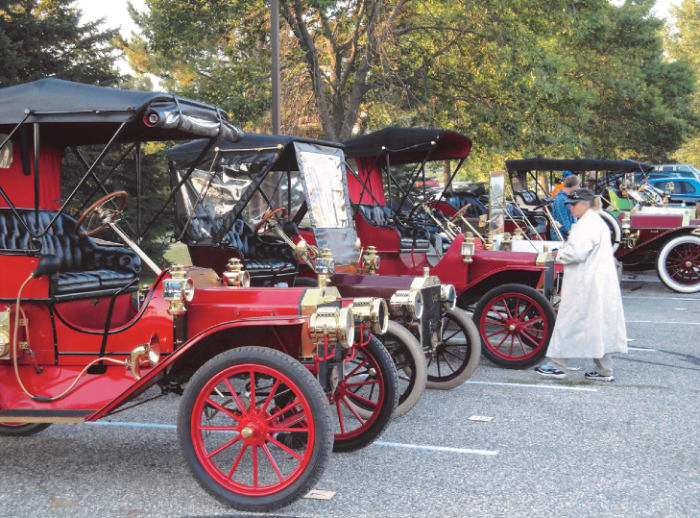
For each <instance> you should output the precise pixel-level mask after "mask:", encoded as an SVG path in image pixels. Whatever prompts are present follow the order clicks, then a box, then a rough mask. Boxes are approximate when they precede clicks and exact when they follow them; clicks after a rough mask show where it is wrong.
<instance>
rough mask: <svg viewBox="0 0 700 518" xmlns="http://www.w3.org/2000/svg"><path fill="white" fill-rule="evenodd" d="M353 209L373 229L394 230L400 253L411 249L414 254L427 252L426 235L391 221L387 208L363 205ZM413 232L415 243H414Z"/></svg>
mask: <svg viewBox="0 0 700 518" xmlns="http://www.w3.org/2000/svg"><path fill="white" fill-rule="evenodd" d="M355 208H356V209H357V210H359V211H360V213H362V215H363V216H364V218H365V219H366V220H367V222H368V223H369V224H370V225H374V226H375V227H391V228H394V229H396V231H398V233H399V234H400V238H399V247H400V249H401V251H410V250H411V248H413V250H414V251H415V252H427V251H428V247H429V246H430V243H429V241H428V236H427V235H426V233H425V232H424V231H423V230H422V229H419V228H409V227H407V226H405V225H402V224H400V223H399V222H398V221H396V220H392V212H391V209H390V208H389V207H385V206H379V205H364V204H357V205H355ZM414 232H415V233H416V235H415V241H414Z"/></svg>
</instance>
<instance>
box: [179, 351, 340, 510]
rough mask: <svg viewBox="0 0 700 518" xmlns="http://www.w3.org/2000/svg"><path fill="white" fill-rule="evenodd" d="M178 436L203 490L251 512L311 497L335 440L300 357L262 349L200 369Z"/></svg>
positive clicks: (182, 413)
mask: <svg viewBox="0 0 700 518" xmlns="http://www.w3.org/2000/svg"><path fill="white" fill-rule="evenodd" d="M178 433H179V435H180V442H181V444H182V447H183V450H184V452H185V457H186V458H187V460H188V462H189V464H190V468H191V469H192V471H193V473H194V474H195V476H196V477H197V479H198V480H199V482H200V484H201V485H202V486H203V487H204V488H205V489H206V490H207V491H209V492H210V493H212V494H213V495H214V496H215V497H217V498H219V499H220V500H223V501H224V502H226V503H228V504H230V505H232V506H234V507H236V508H238V509H244V510H249V511H267V510H271V509H276V508H278V507H282V506H284V505H287V504H289V503H291V502H292V501H294V500H296V499H297V498H300V497H301V496H303V495H304V494H305V493H306V492H308V491H309V490H310V489H311V488H312V487H313V485H314V484H315V483H316V482H317V481H318V479H319V478H320V476H321V473H322V471H323V469H324V467H325V464H326V462H327V459H328V455H329V453H330V448H331V442H330V441H331V438H332V436H331V432H330V418H329V412H328V406H327V403H326V399H325V395H324V394H323V391H322V390H321V387H320V385H319V384H318V382H317V381H316V380H315V379H314V377H313V376H312V375H311V374H310V373H309V372H308V370H307V369H305V368H304V367H303V366H302V365H301V364H300V363H299V362H297V361H296V360H294V359H293V358H290V357H289V356H287V355H285V354H283V353H281V352H279V351H274V350H271V349H264V348H260V347H243V348H240V349H234V350H231V351H227V352H225V353H222V354H220V355H219V356H216V357H215V358H213V359H212V360H210V361H209V362H207V363H206V364H205V365H204V366H203V367H202V368H200V370H199V371H197V373H196V374H195V376H194V377H193V378H192V380H191V381H190V384H189V385H188V387H187V390H186V392H185V394H184V398H183V401H182V405H181V408H180V415H179V418H178ZM292 436H293V437H294V438H295V439H296V440H294V441H291V440H288V439H289V438H290V437H292Z"/></svg>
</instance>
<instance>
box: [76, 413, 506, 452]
mask: <svg viewBox="0 0 700 518" xmlns="http://www.w3.org/2000/svg"><path fill="white" fill-rule="evenodd" d="M85 424H87V425H90V426H116V427H122V428H158V429H161V430H176V429H177V426H175V425H174V424H160V423H139V422H135V421H91V422H88V423H85ZM372 444H375V445H377V446H387V447H390V448H407V449H410V450H427V451H445V452H450V453H468V454H471V455H498V450H472V449H468V448H451V447H449V446H433V445H430V444H405V443H402V442H385V441H374V442H373V443H372Z"/></svg>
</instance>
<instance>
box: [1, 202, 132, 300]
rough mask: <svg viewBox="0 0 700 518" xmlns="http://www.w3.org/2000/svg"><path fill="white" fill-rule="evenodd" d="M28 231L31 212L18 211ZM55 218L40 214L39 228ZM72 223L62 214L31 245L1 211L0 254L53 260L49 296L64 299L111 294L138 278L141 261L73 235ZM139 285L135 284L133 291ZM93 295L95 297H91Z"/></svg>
mask: <svg viewBox="0 0 700 518" xmlns="http://www.w3.org/2000/svg"><path fill="white" fill-rule="evenodd" d="M19 212H20V215H21V216H22V219H23V220H24V221H25V222H26V223H27V226H29V228H34V211H31V210H20V211H19ZM54 215H55V212H52V211H39V228H40V229H43V228H46V227H47V226H48V225H49V223H50V222H51V218H53V216H54ZM75 223H76V221H75V219H73V218H72V217H70V216H68V215H66V214H61V216H59V218H58V219H57V220H56V221H55V222H54V224H53V225H52V226H51V228H49V230H48V232H47V233H46V234H45V235H44V236H42V237H41V238H39V240H38V242H32V239H31V236H30V234H29V233H28V232H27V230H26V229H25V228H24V226H23V225H22V224H21V223H20V222H19V221H18V220H17V218H16V217H15V215H14V214H13V213H12V212H11V211H9V210H0V250H15V251H18V250H19V251H26V252H27V253H29V252H32V251H33V252H36V251H38V252H39V256H40V257H42V256H53V257H55V258H56V268H55V269H56V270H57V271H55V272H54V273H52V274H51V275H50V280H51V282H50V290H51V291H50V295H52V296H66V295H74V294H77V293H84V292H95V291H104V290H114V289H119V288H123V287H125V286H127V285H128V284H129V283H130V282H132V281H134V280H135V279H137V278H138V276H139V273H140V272H141V259H140V258H139V257H138V256H137V255H136V254H135V253H134V252H132V251H131V250H129V249H126V248H120V247H106V246H99V245H97V244H95V242H94V241H93V240H92V239H90V238H89V237H86V236H78V235H77V234H76V233H75V232H74V230H73V229H74V228H75ZM136 288H138V283H134V289H136ZM93 294H94V293H93Z"/></svg>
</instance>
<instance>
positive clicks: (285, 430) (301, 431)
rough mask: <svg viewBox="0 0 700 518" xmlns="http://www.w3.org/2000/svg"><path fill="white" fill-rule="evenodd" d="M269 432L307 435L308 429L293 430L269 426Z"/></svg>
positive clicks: (286, 427)
mask: <svg viewBox="0 0 700 518" xmlns="http://www.w3.org/2000/svg"><path fill="white" fill-rule="evenodd" d="M268 429H269V430H270V431H271V432H275V433H277V432H299V433H309V429H308V428H294V427H292V426H271V427H270V428H268Z"/></svg>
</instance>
